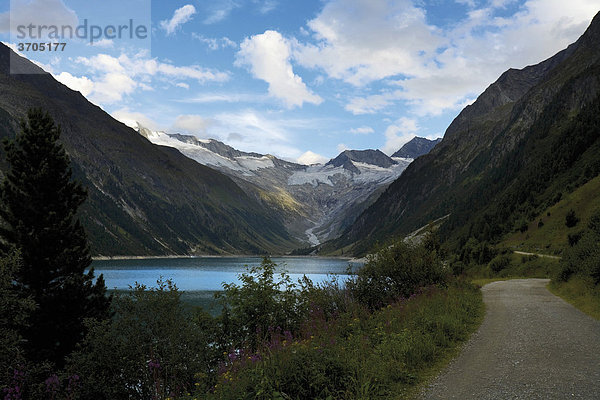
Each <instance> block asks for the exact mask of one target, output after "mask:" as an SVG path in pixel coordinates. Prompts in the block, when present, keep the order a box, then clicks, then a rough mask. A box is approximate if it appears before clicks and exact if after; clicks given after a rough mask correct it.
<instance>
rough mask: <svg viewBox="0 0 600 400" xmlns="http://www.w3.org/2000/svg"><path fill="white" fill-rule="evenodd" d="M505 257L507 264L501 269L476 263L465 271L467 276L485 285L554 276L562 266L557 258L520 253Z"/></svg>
mask: <svg viewBox="0 0 600 400" xmlns="http://www.w3.org/2000/svg"><path fill="white" fill-rule="evenodd" d="M505 257H506V265H505V266H503V267H502V268H501V269H500V270H494V269H493V268H491V267H490V265H475V266H472V267H470V268H468V269H467V270H466V271H465V276H466V277H467V278H468V279H470V280H471V281H472V282H473V283H475V284H476V285H479V286H483V285H484V284H486V283H490V282H494V281H499V280H507V279H525V278H552V277H553V276H555V275H556V274H557V273H558V270H559V268H560V265H559V262H560V261H559V260H557V259H552V258H545V257H537V256H526V255H520V254H509V255H506V256H505Z"/></svg>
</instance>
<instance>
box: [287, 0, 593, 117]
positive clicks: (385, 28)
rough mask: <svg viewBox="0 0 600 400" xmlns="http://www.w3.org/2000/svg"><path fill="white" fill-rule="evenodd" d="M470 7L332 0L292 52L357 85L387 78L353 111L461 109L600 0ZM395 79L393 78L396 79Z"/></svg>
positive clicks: (568, 33)
mask: <svg viewBox="0 0 600 400" xmlns="http://www.w3.org/2000/svg"><path fill="white" fill-rule="evenodd" d="M457 2H458V3H461V4H466V5H468V6H469V7H470V9H469V12H468V14H467V17H466V18H465V19H463V20H462V21H457V22H456V23H455V24H452V25H450V26H448V27H444V28H440V27H435V26H432V25H430V24H429V23H428V21H427V18H426V14H425V9H424V8H422V6H421V2H420V1H417V0H331V1H328V2H327V3H326V4H325V6H324V7H323V9H322V11H321V12H320V13H319V14H318V15H317V16H316V17H315V18H314V19H313V20H311V21H309V22H308V24H307V25H308V28H310V30H311V31H312V40H311V41H309V42H308V43H300V42H294V46H293V55H292V57H293V58H294V60H295V61H297V62H298V63H300V64H301V65H302V66H304V67H307V68H313V69H316V70H320V71H323V72H324V73H325V74H326V75H327V76H328V77H329V78H334V79H339V80H342V81H344V82H347V83H350V84H352V85H354V86H359V87H366V86H367V85H368V84H370V83H373V82H380V83H383V88H381V89H379V93H372V94H370V95H362V96H354V97H352V98H350V99H349V100H348V103H347V104H346V110H347V111H350V112H352V113H353V114H356V115H359V114H373V113H377V112H380V111H382V110H385V109H386V108H388V107H390V106H392V105H394V104H397V103H398V102H400V101H402V102H406V104H408V105H409V107H410V110H411V111H412V112H413V113H415V114H416V115H420V116H422V115H430V114H440V113H442V112H444V111H448V110H458V109H460V107H461V106H463V105H464V104H467V103H469V102H471V101H472V100H473V99H474V98H475V97H476V95H478V94H479V93H481V92H482V91H483V90H484V89H485V88H486V87H487V86H488V85H489V84H490V83H492V82H493V81H494V80H496V79H497V78H498V76H499V75H500V74H501V73H502V72H504V71H505V70H507V69H508V68H511V67H512V68H522V67H524V66H526V65H530V64H536V63H538V62H540V61H541V60H543V59H546V58H548V57H550V56H552V55H553V54H555V53H556V52H558V51H560V50H562V49H563V48H565V47H566V46H567V45H568V44H570V43H572V42H574V41H575V40H576V39H577V38H578V37H579V35H581V33H583V31H584V30H585V28H586V27H587V26H588V25H589V22H590V20H591V18H592V17H593V16H594V15H595V14H596V13H597V12H598V1H597V0H572V1H569V2H565V1H563V0H526V1H524V3H523V4H522V5H521V6H520V7H519V8H518V11H517V12H516V13H515V14H514V15H512V16H506V17H497V15H498V10H503V12H504V10H505V9H506V7H507V5H508V4H510V3H513V2H514V0H491V1H486V2H484V3H483V5H477V3H479V4H481V3H480V2H474V1H470V0H457ZM390 81H392V84H390Z"/></svg>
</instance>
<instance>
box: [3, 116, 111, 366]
mask: <svg viewBox="0 0 600 400" xmlns="http://www.w3.org/2000/svg"><path fill="white" fill-rule="evenodd" d="M59 137H60V127H57V126H56V125H55V124H54V121H53V119H52V118H51V117H50V115H49V114H48V113H45V112H42V111H41V110H40V109H32V110H30V111H29V112H28V113H27V121H24V120H23V121H21V132H20V133H18V134H17V136H16V138H15V139H14V140H8V141H5V143H4V150H5V153H6V159H7V161H8V165H9V171H8V173H7V174H6V176H5V179H4V181H3V182H2V185H1V188H0V194H1V199H2V204H1V206H0V220H1V226H0V239H1V247H2V250H3V252H4V253H5V254H8V253H9V252H11V251H13V250H17V251H19V252H20V254H21V257H22V266H21V268H20V269H19V270H18V272H17V274H16V276H15V280H16V283H17V287H18V288H19V290H20V291H21V293H22V296H23V297H30V298H31V299H33V301H35V303H36V304H37V308H36V310H35V311H34V312H33V313H32V314H31V316H30V321H29V327H28V328H26V329H25V331H24V332H23V333H22V335H23V337H24V338H25V339H26V341H27V343H26V349H25V351H26V355H27V358H29V359H30V360H31V361H34V362H40V361H45V360H48V361H51V362H54V363H56V364H57V365H59V366H60V365H62V364H63V361H64V357H65V356H66V355H67V354H69V353H70V352H71V351H72V350H73V349H74V347H75V345H76V344H77V342H79V341H80V340H81V339H82V338H83V335H84V333H85V327H84V319H85V318H99V319H102V318H105V317H107V315H108V308H109V304H110V299H109V298H107V297H106V287H105V284H104V279H103V277H102V276H100V277H98V279H97V281H96V282H95V283H94V282H93V279H94V273H93V270H89V271H88V272H86V271H85V270H86V269H87V268H88V267H89V266H90V264H91V257H90V254H89V246H88V241H87V236H86V233H85V231H84V229H83V227H82V225H81V223H80V221H79V219H78V217H77V209H78V208H79V206H80V205H81V204H82V203H83V202H84V201H85V199H86V197H87V193H86V191H85V189H84V188H83V187H82V186H81V184H79V183H78V182H74V181H72V180H71V167H70V160H69V157H68V155H67V154H66V152H65V149H64V148H63V146H62V144H61V143H59V141H58V140H59Z"/></svg>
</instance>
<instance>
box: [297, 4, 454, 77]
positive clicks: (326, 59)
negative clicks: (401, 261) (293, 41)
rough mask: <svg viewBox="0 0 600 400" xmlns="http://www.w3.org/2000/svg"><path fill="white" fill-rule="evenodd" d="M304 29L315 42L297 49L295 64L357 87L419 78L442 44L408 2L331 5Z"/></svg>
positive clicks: (423, 14)
mask: <svg viewBox="0 0 600 400" xmlns="http://www.w3.org/2000/svg"><path fill="white" fill-rule="evenodd" d="M308 27H309V28H310V29H311V30H312V31H313V33H314V38H315V39H316V40H317V43H316V44H306V45H299V46H298V47H297V49H296V51H297V54H296V57H297V59H298V61H299V62H300V63H301V64H302V65H304V66H306V67H312V68H321V69H323V70H324V71H325V72H326V73H327V74H328V75H329V76H330V77H333V78H337V79H342V80H344V81H346V82H348V83H351V84H353V85H357V86H361V85H365V84H368V83H370V82H373V81H375V80H380V79H383V78H386V77H390V76H394V75H397V74H419V71H420V70H421V68H422V65H423V64H424V63H426V60H427V57H428V56H429V57H430V56H431V54H433V53H434V52H435V50H436V49H437V47H438V46H440V45H441V44H442V43H443V38H441V37H440V36H439V35H438V34H436V29H435V28H433V27H430V26H429V25H428V24H427V22H426V15H425V11H424V10H423V9H421V8H419V7H416V6H415V5H414V4H413V3H412V1H410V0H396V1H389V0H368V1H366V0H333V1H330V2H328V3H327V4H326V5H325V7H324V8H323V10H322V11H321V13H320V14H319V15H318V16H317V17H316V18H315V19H313V20H311V21H309V22H308Z"/></svg>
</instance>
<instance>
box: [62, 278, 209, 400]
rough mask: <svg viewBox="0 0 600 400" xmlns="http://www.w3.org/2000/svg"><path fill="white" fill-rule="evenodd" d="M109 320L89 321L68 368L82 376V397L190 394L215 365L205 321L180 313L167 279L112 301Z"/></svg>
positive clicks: (135, 289)
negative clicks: (84, 335) (79, 346)
mask: <svg viewBox="0 0 600 400" xmlns="http://www.w3.org/2000/svg"><path fill="white" fill-rule="evenodd" d="M113 307H114V311H115V317H114V318H113V320H112V321H103V322H93V321H92V322H90V326H89V333H88V334H87V336H86V338H85V340H84V343H83V346H82V347H81V349H80V350H79V351H78V352H76V353H75V354H74V355H73V356H72V357H71V358H70V362H69V364H68V369H69V370H70V371H72V373H77V374H78V375H79V376H82V377H83V379H82V382H81V385H82V386H81V394H82V398H86V399H107V400H108V399H156V398H166V397H169V396H177V395H181V394H183V393H186V392H189V391H191V390H192V389H193V388H194V386H195V385H194V384H195V383H198V382H197V380H198V376H203V377H206V376H208V374H209V373H210V369H211V365H214V364H215V361H214V360H215V359H216V357H217V356H216V354H215V352H216V351H217V350H216V349H215V348H214V346H212V345H211V344H212V341H213V337H216V336H218V335H219V333H218V332H216V331H215V332H211V331H210V330H208V328H207V326H211V325H212V324H201V322H202V321H203V319H204V318H210V317H209V316H203V315H201V316H200V317H198V316H194V315H193V314H192V313H190V312H187V311H186V310H184V308H183V306H182V304H181V301H180V292H179V291H178V290H177V288H176V287H175V285H173V284H172V283H171V282H170V281H166V282H165V281H162V280H159V281H158V288H156V289H148V288H146V287H145V286H142V285H138V284H136V286H135V287H134V288H133V290H132V291H131V292H128V293H127V294H121V295H117V296H116V297H115V299H114V301H113Z"/></svg>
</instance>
